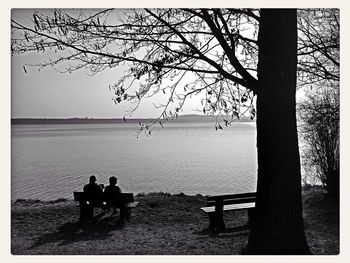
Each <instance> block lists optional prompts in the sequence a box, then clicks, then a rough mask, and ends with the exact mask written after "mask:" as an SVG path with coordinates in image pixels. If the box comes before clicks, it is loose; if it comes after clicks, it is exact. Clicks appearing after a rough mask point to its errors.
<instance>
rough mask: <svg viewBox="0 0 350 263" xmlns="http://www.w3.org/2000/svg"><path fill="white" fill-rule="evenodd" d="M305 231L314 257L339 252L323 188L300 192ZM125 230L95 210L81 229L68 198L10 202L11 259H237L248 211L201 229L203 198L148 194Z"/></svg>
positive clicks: (335, 212) (334, 209)
mask: <svg viewBox="0 0 350 263" xmlns="http://www.w3.org/2000/svg"><path fill="white" fill-rule="evenodd" d="M303 197H304V198H303V199H304V218H305V228H306V234H307V239H308V243H309V246H310V248H311V251H312V253H314V254H328V255H330V254H333V255H334V254H338V253H339V209H338V206H337V205H336V203H335V202H334V201H332V200H330V199H328V198H325V196H324V193H323V191H322V190H321V189H317V188H313V189H309V190H307V191H304V193H303ZM136 199H137V201H139V202H140V203H139V205H138V206H137V208H136V209H134V211H133V214H132V218H131V221H130V222H129V223H128V224H126V226H125V227H124V228H118V227H116V226H115V224H114V223H115V221H116V216H115V215H112V213H111V212H108V213H102V211H100V210H99V209H96V210H95V214H96V215H97V216H96V217H95V219H94V220H92V221H91V222H89V223H86V224H84V225H79V224H78V223H77V219H78V217H79V207H77V206H76V204H75V203H74V201H72V200H56V201H52V202H41V201H33V200H18V201H17V202H15V203H13V204H12V220H11V236H12V238H11V252H12V254H14V255H25V254H29V255H35V254H41V255H61V254H63V255H67V254H68V255H74V254H78V255H88V254H94V255H106V254H107V255H108V254H113V255H118V254H121V255H132V254H134V255H197V254H198V255H237V254H240V251H241V248H242V247H243V246H244V245H245V244H246V243H247V238H248V234H249V229H248V228H247V227H245V226H244V225H245V223H246V222H247V215H246V211H235V212H227V213H225V214H224V220H225V223H226V226H227V230H226V231H224V232H220V233H211V232H208V231H206V230H205V228H206V227H207V226H208V218H207V215H206V214H205V213H203V212H202V211H201V210H200V209H199V208H200V207H201V206H203V205H204V204H205V197H203V196H185V195H167V194H148V195H140V196H137V198H136Z"/></svg>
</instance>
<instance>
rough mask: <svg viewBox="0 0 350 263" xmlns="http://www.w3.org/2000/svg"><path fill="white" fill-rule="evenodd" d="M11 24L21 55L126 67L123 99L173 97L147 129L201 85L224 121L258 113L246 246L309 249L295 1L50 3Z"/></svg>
mask: <svg viewBox="0 0 350 263" xmlns="http://www.w3.org/2000/svg"><path fill="white" fill-rule="evenodd" d="M12 28H13V37H12V53H13V54H20V53H23V52H30V51H38V52H41V51H43V52H45V51H48V52H49V53H50V54H51V57H50V59H49V60H48V61H44V62H43V63H42V64H41V65H39V66H40V67H41V66H53V67H58V68H59V69H60V70H63V71H65V72H72V71H74V70H78V69H81V68H86V67H87V68H89V69H90V70H91V72H92V73H97V72H99V71H101V70H104V69H105V68H107V67H117V66H121V67H127V68H128V71H127V72H126V74H125V75H124V76H123V77H121V78H120V79H119V80H118V81H117V82H116V83H115V84H113V85H112V86H111V88H112V89H113V91H114V94H115V98H114V101H115V103H121V102H122V101H125V100H126V101H129V102H131V103H135V104H134V105H135V106H134V109H136V108H137V107H138V105H139V103H140V102H141V101H142V99H143V98H145V97H147V96H151V95H153V94H156V93H160V94H162V93H163V94H164V95H165V96H167V100H166V103H164V104H161V105H157V106H158V107H161V108H162V109H163V110H162V112H161V114H160V117H159V119H157V120H154V121H153V123H151V124H142V126H141V130H144V131H146V132H150V131H151V128H152V125H156V124H157V123H159V124H160V125H163V122H164V121H166V120H167V119H168V118H169V117H172V116H177V114H178V113H179V112H180V111H181V109H182V106H183V105H184V103H185V101H186V100H187V99H188V98H189V97H191V96H193V95H198V96H201V95H200V94H202V103H203V112H204V113H207V114H212V115H215V116H217V120H218V122H217V124H216V127H217V128H222V127H221V125H220V121H221V122H223V123H224V124H225V125H229V124H230V122H231V121H232V120H234V119H236V118H239V117H240V116H241V115H243V114H245V113H247V112H248V113H249V114H250V115H251V117H254V116H255V114H256V113H257V151H258V184H257V201H256V214H255V221H254V223H253V225H252V228H251V232H250V236H249V242H248V245H247V249H246V252H247V253H248V254H308V253H310V251H309V249H308V246H307V243H306V238H305V233H304V225H303V217H302V202H301V175H300V161H299V149H298V138H297V128H296V114H295V92H296V70H297V12H296V10H295V9H282V10H281V9H273V10H271V9H262V10H253V9H185V10H181V9H156V10H149V9H145V10H99V11H96V10H84V11H81V12H77V11H71V10H52V12H51V11H48V10H42V11H40V12H35V13H34V15H33V26H28V25H23V24H21V23H19V22H18V21H14V20H12ZM62 65H65V66H66V68H65V69H62V68H60V66H62ZM24 70H25V71H27V67H26V66H24ZM255 95H256V97H257V101H256V103H257V112H256V110H255V107H254V103H253V102H254V96H255ZM134 109H133V110H134ZM233 150H234V149H233Z"/></svg>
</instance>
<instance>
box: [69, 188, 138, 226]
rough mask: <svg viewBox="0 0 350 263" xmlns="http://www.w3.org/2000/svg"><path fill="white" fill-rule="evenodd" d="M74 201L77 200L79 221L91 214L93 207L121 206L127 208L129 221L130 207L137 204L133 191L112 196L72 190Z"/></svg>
mask: <svg viewBox="0 0 350 263" xmlns="http://www.w3.org/2000/svg"><path fill="white" fill-rule="evenodd" d="M73 196H74V201H76V202H79V207H80V216H79V221H84V220H85V219H86V218H89V217H92V216H93V208H94V207H100V208H107V209H108V208H122V207H125V208H126V209H127V213H126V220H127V221H129V219H130V216H131V209H132V208H135V207H136V206H137V205H138V202H135V200H134V194H133V193H120V194H117V195H114V196H106V195H105V194H102V195H100V196H97V197H96V196H94V197H91V196H87V195H86V193H84V192H73Z"/></svg>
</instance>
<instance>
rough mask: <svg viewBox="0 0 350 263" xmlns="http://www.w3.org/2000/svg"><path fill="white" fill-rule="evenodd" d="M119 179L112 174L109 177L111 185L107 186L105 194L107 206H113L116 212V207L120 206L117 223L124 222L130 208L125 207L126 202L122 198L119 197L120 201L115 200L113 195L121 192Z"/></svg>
mask: <svg viewBox="0 0 350 263" xmlns="http://www.w3.org/2000/svg"><path fill="white" fill-rule="evenodd" d="M117 181H118V179H117V178H116V177H115V176H111V177H110V178H109V185H107V186H106V188H105V191H104V194H105V198H106V200H107V206H110V207H113V208H114V212H116V208H120V216H119V220H118V221H117V223H119V224H124V223H125V218H126V217H127V213H128V210H127V208H126V207H125V203H124V202H123V200H122V199H119V200H118V201H113V199H114V198H113V197H114V196H117V195H119V194H121V192H122V191H121V190H120V187H119V186H117Z"/></svg>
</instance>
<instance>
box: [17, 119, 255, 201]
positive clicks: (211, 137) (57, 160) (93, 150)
mask: <svg viewBox="0 0 350 263" xmlns="http://www.w3.org/2000/svg"><path fill="white" fill-rule="evenodd" d="M137 129H138V126H137V125H134V124H69V125H66V124H65V125H12V153H11V154H12V164H11V168H12V175H11V197H12V199H13V200H15V199H18V198H33V199H42V200H51V199H57V198H61V197H64V198H72V191H74V190H81V189H82V186H83V184H85V183H87V181H88V177H89V176H90V175H91V174H95V175H96V177H97V179H98V182H99V183H104V184H105V185H106V184H107V182H108V177H109V176H111V175H115V176H117V177H118V179H119V180H118V183H119V185H120V186H121V188H122V190H123V191H125V192H134V193H141V192H144V193H148V192H159V191H163V192H169V193H180V192H183V193H185V194H191V195H193V194H198V193H199V194H203V195H207V194H225V193H238V192H243V191H254V190H255V186H256V169H257V165H256V147H255V145H256V131H255V124H254V123H233V125H232V126H231V127H230V128H226V129H225V130H224V131H220V132H216V131H215V129H214V124H213V123H190V124H187V123H176V124H175V123H174V124H170V123H168V124H167V125H166V127H165V129H160V128H159V129H156V130H155V131H154V132H153V133H152V136H150V137H145V136H143V137H141V138H139V139H137V138H136V133H137Z"/></svg>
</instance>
